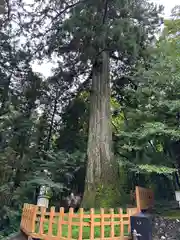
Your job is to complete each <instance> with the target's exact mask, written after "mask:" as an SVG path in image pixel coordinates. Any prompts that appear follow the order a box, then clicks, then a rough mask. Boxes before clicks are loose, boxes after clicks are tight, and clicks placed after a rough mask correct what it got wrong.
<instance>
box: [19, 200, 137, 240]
mask: <svg viewBox="0 0 180 240" xmlns="http://www.w3.org/2000/svg"><path fill="white" fill-rule="evenodd" d="M137 212H138V210H137V208H129V209H127V211H126V213H124V212H123V210H122V209H118V211H115V210H114V209H110V210H109V211H108V212H107V211H105V209H100V211H99V212H98V213H97V212H95V210H94V209H91V210H90V212H84V210H83V209H82V208H81V209H80V210H79V212H78V213H74V210H73V208H71V209H70V210H69V212H68V213H65V212H64V208H60V211H59V212H55V208H54V207H51V209H50V211H49V212H48V211H46V208H43V207H41V208H39V207H38V206H36V205H31V204H24V208H23V213H22V218H21V226H20V228H21V230H22V231H23V232H24V233H25V234H26V235H27V236H31V237H32V238H37V239H44V240H70V239H71V240H73V239H78V240H82V239H90V240H93V239H95V240H99V239H101V240H110V239H114V240H125V239H130V216H132V215H134V214H136V213H137Z"/></svg>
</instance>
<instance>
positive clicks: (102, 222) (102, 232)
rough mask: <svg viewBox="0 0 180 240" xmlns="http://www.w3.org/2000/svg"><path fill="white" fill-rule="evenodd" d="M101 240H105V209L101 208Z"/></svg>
mask: <svg viewBox="0 0 180 240" xmlns="http://www.w3.org/2000/svg"><path fill="white" fill-rule="evenodd" d="M100 211H101V235H100V237H101V239H104V208H101V210H100Z"/></svg>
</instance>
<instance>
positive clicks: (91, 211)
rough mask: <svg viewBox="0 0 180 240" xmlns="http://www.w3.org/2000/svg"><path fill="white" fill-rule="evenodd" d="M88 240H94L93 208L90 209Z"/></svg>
mask: <svg viewBox="0 0 180 240" xmlns="http://www.w3.org/2000/svg"><path fill="white" fill-rule="evenodd" d="M90 240H94V208H91V209H90Z"/></svg>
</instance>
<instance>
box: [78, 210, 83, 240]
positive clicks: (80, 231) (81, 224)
mask: <svg viewBox="0 0 180 240" xmlns="http://www.w3.org/2000/svg"><path fill="white" fill-rule="evenodd" d="M79 215H80V217H79V237H78V239H79V240H81V239H83V219H84V209H83V208H80V210H79Z"/></svg>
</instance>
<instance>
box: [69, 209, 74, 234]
mask: <svg viewBox="0 0 180 240" xmlns="http://www.w3.org/2000/svg"><path fill="white" fill-rule="evenodd" d="M73 214H74V209H73V208H70V209H69V216H68V239H71V238H72V218H73Z"/></svg>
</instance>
